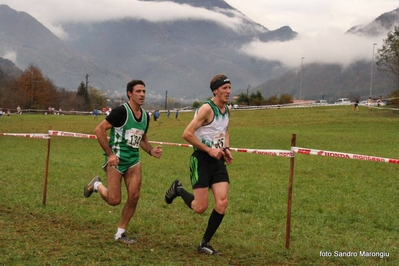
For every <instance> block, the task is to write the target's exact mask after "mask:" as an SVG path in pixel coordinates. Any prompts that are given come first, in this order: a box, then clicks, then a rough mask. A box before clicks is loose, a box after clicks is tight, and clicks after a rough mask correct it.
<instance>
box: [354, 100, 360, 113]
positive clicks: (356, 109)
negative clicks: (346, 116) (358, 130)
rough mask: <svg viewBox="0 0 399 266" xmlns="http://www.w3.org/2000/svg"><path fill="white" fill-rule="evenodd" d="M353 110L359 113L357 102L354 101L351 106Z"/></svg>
mask: <svg viewBox="0 0 399 266" xmlns="http://www.w3.org/2000/svg"><path fill="white" fill-rule="evenodd" d="M353 109H354V110H355V111H358V112H359V100H356V102H355V104H354V105H353Z"/></svg>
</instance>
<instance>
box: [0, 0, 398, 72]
mask: <svg viewBox="0 0 399 266" xmlns="http://www.w3.org/2000/svg"><path fill="white" fill-rule="evenodd" d="M1 2H2V3H3V4H7V5H9V6H10V7H11V8H13V9H15V10H18V11H25V12H27V13H29V14H30V15H32V16H33V17H35V18H36V19H38V20H39V21H40V22H41V23H42V24H44V25H45V26H46V27H47V28H49V29H50V30H51V31H52V32H53V33H55V34H56V35H57V36H59V37H60V38H65V37H66V36H65V34H64V32H63V30H62V28H61V27H60V26H59V23H60V22H62V21H103V20H110V19H118V18H126V17H133V18H136V19H146V20H148V21H151V22H154V23H156V22H164V21H175V20H211V21H216V22H218V23H220V25H223V26H224V27H229V28H232V29H236V30H239V29H240V26H242V17H241V15H236V16H235V17H234V18H232V17H230V16H228V15H226V14H224V13H218V12H213V11H211V10H207V9H203V8H196V7H192V6H189V5H180V4H177V3H174V2H167V1H164V2H148V1H137V0H96V1H94V0H84V1H82V0H57V1H54V0H35V1H31V0H2V1H1ZM226 2H227V3H229V4H230V5H232V6H233V7H235V8H237V9H238V10H239V11H241V12H243V13H244V14H245V15H246V16H248V17H249V18H250V19H252V20H253V21H255V22H258V23H260V24H262V25H264V26H265V27H267V28H269V29H271V30H274V29H276V28H279V27H282V26H286V25H288V26H290V27H291V28H292V29H293V30H294V31H297V32H298V33H299V34H300V36H301V37H299V38H297V39H295V40H292V41H289V42H284V43H276V42H272V43H260V42H258V41H254V42H252V43H251V44H248V45H247V46H245V47H243V51H245V52H247V53H248V54H251V55H253V56H257V57H261V58H267V59H270V60H276V61H281V62H282V63H283V64H284V65H287V66H291V67H297V66H299V65H300V63H301V58H302V56H304V57H305V62H306V63H312V62H324V63H336V64H340V65H342V66H348V65H349V64H350V63H351V62H353V61H354V60H359V59H360V60H362V59H363V60H370V58H371V53H372V44H373V43H377V44H378V47H381V45H382V39H383V38H384V37H385V36H381V37H378V38H373V39H367V38H361V37H358V36H351V35H348V34H344V32H346V31H347V30H348V29H349V28H351V27H352V26H355V25H358V24H363V23H369V22H371V21H372V20H374V19H375V18H376V17H378V16H379V15H381V14H382V13H384V12H389V11H391V10H393V9H395V8H397V7H398V3H397V0H379V1H376V0H336V1H320V0H303V1H300V2H298V1H296V0H278V1H277V0H271V1H265V0H251V1H242V0H226Z"/></svg>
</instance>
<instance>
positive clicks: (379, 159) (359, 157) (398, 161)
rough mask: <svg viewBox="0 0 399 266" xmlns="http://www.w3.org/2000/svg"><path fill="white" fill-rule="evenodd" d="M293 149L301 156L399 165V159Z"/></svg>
mask: <svg viewBox="0 0 399 266" xmlns="http://www.w3.org/2000/svg"><path fill="white" fill-rule="evenodd" d="M291 149H292V151H294V152H295V153H299V154H309V155H317V156H326V157H335V158H344V159H355V160H361V161H373V162H380V163H395V164H399V159H390V158H382V157H376V156H369V155H360V154H352V153H343V152H336V151H324V150H314V149H309V148H299V147H292V148H291Z"/></svg>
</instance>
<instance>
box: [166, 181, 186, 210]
mask: <svg viewBox="0 0 399 266" xmlns="http://www.w3.org/2000/svg"><path fill="white" fill-rule="evenodd" d="M181 187H182V184H181V182H180V180H175V181H173V183H172V185H171V186H170V188H169V189H168V191H166V193H165V202H166V203H167V204H171V203H172V202H173V200H174V199H175V198H176V197H177V196H178V195H177V189H178V188H181Z"/></svg>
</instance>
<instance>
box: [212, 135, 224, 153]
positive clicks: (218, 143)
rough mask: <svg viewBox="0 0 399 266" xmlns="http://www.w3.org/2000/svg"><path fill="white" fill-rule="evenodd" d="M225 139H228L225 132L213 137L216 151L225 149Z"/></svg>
mask: <svg viewBox="0 0 399 266" xmlns="http://www.w3.org/2000/svg"><path fill="white" fill-rule="evenodd" d="M225 139H226V134H225V133H224V132H222V133H219V134H216V135H214V136H213V146H214V148H216V149H219V148H220V149H221V148H223V147H224V141H225Z"/></svg>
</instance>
